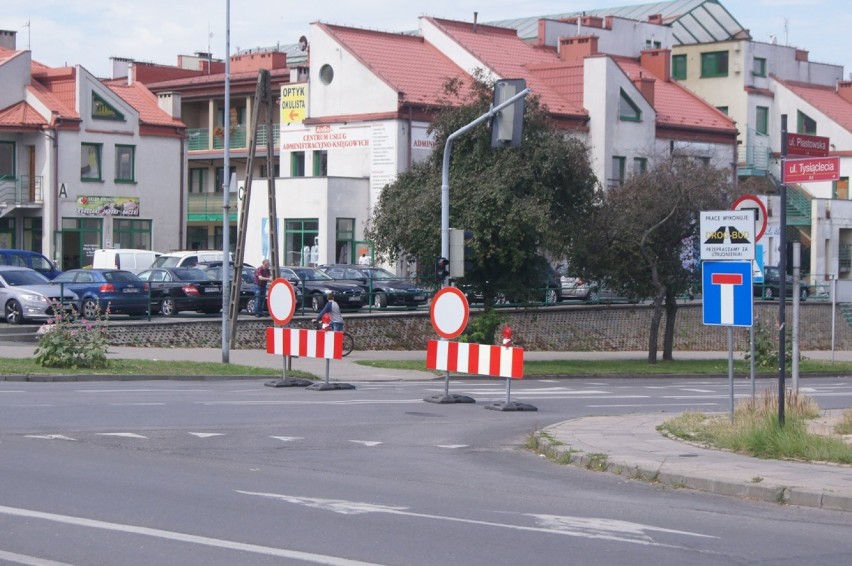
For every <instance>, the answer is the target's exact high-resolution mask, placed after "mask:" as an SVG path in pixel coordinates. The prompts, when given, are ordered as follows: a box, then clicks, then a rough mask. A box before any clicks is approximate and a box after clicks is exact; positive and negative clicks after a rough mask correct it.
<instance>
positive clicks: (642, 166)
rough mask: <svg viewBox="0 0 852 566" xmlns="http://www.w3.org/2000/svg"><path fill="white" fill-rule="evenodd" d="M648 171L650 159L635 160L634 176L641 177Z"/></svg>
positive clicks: (639, 158)
mask: <svg viewBox="0 0 852 566" xmlns="http://www.w3.org/2000/svg"><path fill="white" fill-rule="evenodd" d="M647 169H648V159H646V158H645V157H634V158H633V174H634V175H641V174H642V173H644V172H645V171H646V170H647Z"/></svg>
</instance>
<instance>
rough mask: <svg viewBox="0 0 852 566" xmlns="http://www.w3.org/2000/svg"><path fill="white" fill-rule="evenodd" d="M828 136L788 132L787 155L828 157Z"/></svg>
mask: <svg viewBox="0 0 852 566" xmlns="http://www.w3.org/2000/svg"><path fill="white" fill-rule="evenodd" d="M828 147H829V141H828V138H826V137H822V136H809V135H806V134H794V133H788V134H787V155H799V156H801V157H828Z"/></svg>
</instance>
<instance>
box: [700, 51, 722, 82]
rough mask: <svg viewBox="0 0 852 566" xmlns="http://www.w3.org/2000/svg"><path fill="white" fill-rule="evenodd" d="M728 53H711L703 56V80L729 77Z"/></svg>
mask: <svg viewBox="0 0 852 566" xmlns="http://www.w3.org/2000/svg"><path fill="white" fill-rule="evenodd" d="M727 76H728V52H727V51H711V52H709V53H702V54H701V78H709V77H727Z"/></svg>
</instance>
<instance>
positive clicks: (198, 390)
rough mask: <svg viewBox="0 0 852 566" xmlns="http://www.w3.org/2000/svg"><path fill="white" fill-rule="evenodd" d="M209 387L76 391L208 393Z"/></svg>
mask: <svg viewBox="0 0 852 566" xmlns="http://www.w3.org/2000/svg"><path fill="white" fill-rule="evenodd" d="M209 392H210V390H209V389H78V390H77V393H209Z"/></svg>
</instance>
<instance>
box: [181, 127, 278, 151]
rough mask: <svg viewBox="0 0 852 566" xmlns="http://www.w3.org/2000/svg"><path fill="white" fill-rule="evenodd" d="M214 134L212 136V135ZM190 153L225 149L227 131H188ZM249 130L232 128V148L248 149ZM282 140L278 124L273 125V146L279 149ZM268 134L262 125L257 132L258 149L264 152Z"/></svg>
mask: <svg viewBox="0 0 852 566" xmlns="http://www.w3.org/2000/svg"><path fill="white" fill-rule="evenodd" d="M211 134H212V135H211ZM187 135H188V137H189V142H188V143H187V148H188V149H189V151H215V150H223V149H225V130H224V129H223V128H213V130H212V131H211V130H210V129H209V128H190V129H188V130H187ZM248 137H249V136H248V129H247V127H246V125H245V124H239V125H236V126H232V127H231V138H230V144H229V145H230V148H231V149H248V142H249V140H248ZM279 139H280V128H279V126H278V124H273V125H272V144H273V146H274V147H278V143H279ZM266 140H267V133H266V125H265V124H264V125H261V126H260V128H258V132H257V148H258V150H262V149H264V148H265V147H266Z"/></svg>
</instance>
